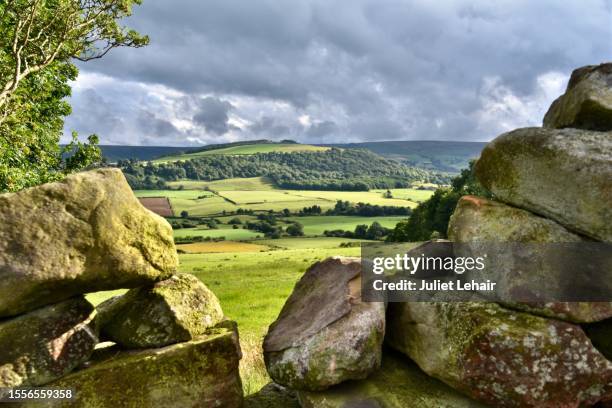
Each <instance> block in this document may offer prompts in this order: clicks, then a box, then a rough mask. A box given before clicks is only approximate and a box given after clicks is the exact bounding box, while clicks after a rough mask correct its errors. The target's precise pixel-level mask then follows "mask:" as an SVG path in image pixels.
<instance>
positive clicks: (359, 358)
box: [263, 257, 385, 390]
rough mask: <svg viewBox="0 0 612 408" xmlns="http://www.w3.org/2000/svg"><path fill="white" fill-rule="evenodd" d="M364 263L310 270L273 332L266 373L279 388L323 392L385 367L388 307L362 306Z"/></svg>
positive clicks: (338, 261) (327, 263)
mask: <svg viewBox="0 0 612 408" xmlns="http://www.w3.org/2000/svg"><path fill="white" fill-rule="evenodd" d="M360 270H361V263H360V259H359V258H342V257H334V258H328V259H326V260H324V261H322V262H317V263H316V264H314V265H313V266H312V267H311V268H309V269H308V270H307V271H306V273H305V274H304V276H303V277H302V278H301V279H300V281H299V282H298V283H297V284H296V286H295V288H294V290H293V293H292V294H291V296H290V297H289V299H287V302H286V303H285V305H284V306H283V309H282V310H281V312H280V314H279V316H278V318H277V319H276V321H275V322H274V323H272V325H271V326H270V328H269V330H268V334H267V335H266V337H265V339H264V344H263V350H264V360H265V363H266V368H267V370H268V374H270V377H271V378H272V379H273V380H274V381H275V382H277V383H278V384H281V385H284V386H287V387H289V388H293V389H302V390H322V389H325V388H328V387H330V386H332V385H334V384H338V383H340V382H342V381H345V380H349V379H362V378H365V377H367V376H368V374H370V373H371V372H372V371H374V370H376V369H377V368H378V367H379V366H380V361H381V348H382V342H383V337H384V333H385V305H384V303H375V302H372V303H363V302H361V280H360Z"/></svg>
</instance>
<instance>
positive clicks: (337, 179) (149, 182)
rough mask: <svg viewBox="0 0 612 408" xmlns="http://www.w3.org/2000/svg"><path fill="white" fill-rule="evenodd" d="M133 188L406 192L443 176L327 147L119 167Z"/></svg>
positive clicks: (130, 163)
mask: <svg viewBox="0 0 612 408" xmlns="http://www.w3.org/2000/svg"><path fill="white" fill-rule="evenodd" d="M118 166H119V167H121V168H122V170H123V172H124V173H125V174H126V175H129V177H128V182H130V183H131V185H132V188H142V187H147V188H153V189H158V188H160V187H163V185H164V183H165V182H166V181H175V180H180V179H191V180H204V181H214V180H222V179H228V178H246V177H261V176H265V177H269V178H270V179H271V180H272V181H274V183H275V184H276V185H277V186H279V187H280V188H285V189H300V190H336V191H368V190H369V189H385V188H403V187H409V186H410V185H411V184H412V183H414V182H416V181H424V182H431V183H438V184H444V183H448V181H449V180H450V179H449V177H448V175H446V174H444V173H437V172H433V171H429V170H423V169H418V168H412V167H407V166H404V165H402V164H400V163H398V162H395V161H393V160H387V159H384V158H383V157H380V156H378V155H376V154H374V153H372V152H369V151H366V150H360V149H337V148H332V149H330V150H327V151H323V152H289V153H288V152H270V153H256V154H252V155H233V156H232V155H209V156H203V157H199V158H194V159H190V160H185V161H177V162H172V163H161V164H153V163H151V162H147V163H142V162H137V161H128V160H122V161H119V162H118Z"/></svg>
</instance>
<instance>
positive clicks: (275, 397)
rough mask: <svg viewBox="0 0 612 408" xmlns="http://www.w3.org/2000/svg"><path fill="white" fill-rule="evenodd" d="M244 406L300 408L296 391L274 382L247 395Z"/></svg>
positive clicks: (254, 407)
mask: <svg viewBox="0 0 612 408" xmlns="http://www.w3.org/2000/svg"><path fill="white" fill-rule="evenodd" d="M244 406H245V408H273V407H274V408H300V404H299V402H298V400H297V395H296V394H295V391H293V390H291V389H289V388H286V387H283V386H282V385H279V384H276V383H273V382H271V383H268V384H266V385H264V386H263V387H262V388H261V389H260V390H259V391H258V392H256V393H254V394H251V395H249V396H248V397H246V398H245V399H244Z"/></svg>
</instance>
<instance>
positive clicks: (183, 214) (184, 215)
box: [181, 210, 189, 218]
mask: <svg viewBox="0 0 612 408" xmlns="http://www.w3.org/2000/svg"><path fill="white" fill-rule="evenodd" d="M187 217H189V213H188V212H187V211H185V210H183V211H181V218H187Z"/></svg>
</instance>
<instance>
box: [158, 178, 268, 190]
mask: <svg viewBox="0 0 612 408" xmlns="http://www.w3.org/2000/svg"><path fill="white" fill-rule="evenodd" d="M166 184H168V185H169V186H170V187H172V188H179V187H180V186H183V188H184V189H185V190H203V189H205V188H209V189H211V190H214V191H232V190H273V189H275V188H276V187H275V186H274V183H273V182H272V181H271V180H269V179H268V178H266V177H248V178H231V179H224V180H215V181H202V180H179V181H168V182H167V183H166Z"/></svg>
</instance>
